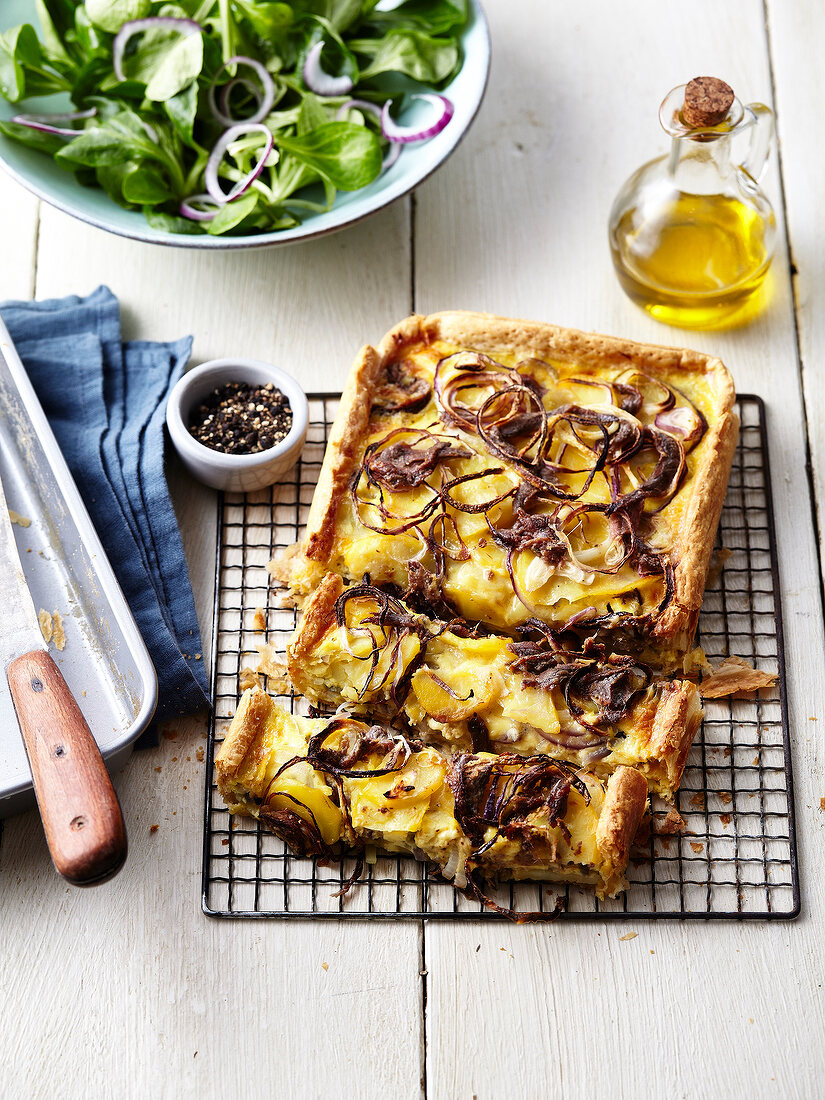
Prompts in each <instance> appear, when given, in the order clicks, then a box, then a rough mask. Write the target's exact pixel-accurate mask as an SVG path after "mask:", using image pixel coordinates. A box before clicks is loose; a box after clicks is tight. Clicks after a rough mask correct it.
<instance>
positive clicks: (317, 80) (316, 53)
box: [303, 38, 353, 96]
mask: <svg viewBox="0 0 825 1100" xmlns="http://www.w3.org/2000/svg"><path fill="white" fill-rule="evenodd" d="M323 48H324V40H323V38H322V39H321V41H320V42H316V43H315V45H314V46H313V47H312V49H311V50H310V51H309V53H308V54H307V56H306V61H305V62H304V72H303V77H304V84H306V86H307V87H308V88H309V90H310V91H311V92H315V94H316V95H320V96H336V95H346V94H347V92H348V91H350V90H351V89H352V86H353V82H352V78H351V77H348V76H346V75H345V76H332V75H331V74H330V73H327V72H324V70H323V69H322V68H321V51H322V50H323Z"/></svg>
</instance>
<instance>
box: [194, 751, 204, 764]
mask: <svg viewBox="0 0 825 1100" xmlns="http://www.w3.org/2000/svg"><path fill="white" fill-rule="evenodd" d="M195 759H196V760H197V761H198V762H199V763H200V762H202V761H203V749H195Z"/></svg>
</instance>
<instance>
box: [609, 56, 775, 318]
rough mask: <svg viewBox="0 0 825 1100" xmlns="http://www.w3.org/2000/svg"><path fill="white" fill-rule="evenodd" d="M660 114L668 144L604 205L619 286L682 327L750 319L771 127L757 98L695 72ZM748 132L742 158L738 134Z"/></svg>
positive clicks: (769, 232) (766, 232)
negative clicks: (747, 100)
mask: <svg viewBox="0 0 825 1100" xmlns="http://www.w3.org/2000/svg"><path fill="white" fill-rule="evenodd" d="M659 120H660V122H661V123H662V126H663V127H664V129H665V131H666V132H667V133H668V134H669V135H670V136H671V138H672V141H671V147H670V153H669V154H668V155H666V156H660V157H657V158H656V159H655V160H652V161H650V162H649V163H647V164H645V165H643V166H642V167H641V168H639V169H638V170H637V171H636V172H634V173H633V175H632V176H631V177H630V179H628V180H627V182H626V183H625V185H624V186H623V187H622V189H621V190H620V191H619V194H618V195H617V196H616V199H615V201H614V203H613V208H612V210H611V213H610V223H609V238H610V250H611V254H612V257H613V265H614V267H615V268H616V274H617V275H618V277H619V282H620V283H621V286H622V288H623V290H624V291H625V293H626V294H627V295H628V296H629V297H630V298H631V299H632V300H633V301H634V302H636V303H637V305H640V306H641V307H642V308H643V309H645V310H647V312H648V313H650V314H651V316H653V317H655V318H656V319H657V320H659V321H664V322H666V323H667V324H671V325H679V326H681V327H684V328H717V327H722V326H725V325H728V324H733V323H741V322H743V321H745V320H750V318H751V317H752V316H754V315H755V313H756V312H757V311H758V309H759V308H760V307H761V304H762V302H763V300H764V296H763V295H761V294H759V293H757V292H758V291H759V289H760V287H761V286H762V283H763V281H764V279H765V276H766V274H767V272H768V268H769V266H770V262H771V257H772V255H773V249H774V242H775V239H776V220H775V218H774V214H773V210H772V208H771V204H770V202H769V201H768V199H767V198H766V197H765V195H764V194H763V193H762V191H761V190H760V188H759V185H758V183H757V180H758V179H759V177H760V175H761V174H762V171H763V169H764V166H765V162H766V160H767V157H768V154H769V151H770V146H771V141H772V137H773V116H772V114H771V112H770V110H769V109H768V108H767V107H765V106H764V105H763V104H761V103H751V104H748V105H747V106H744V105H743V104H742V103H740V101H739V100H738V99H737V98H736V96H735V95H734V93H733V89H732V88H731V87H730V86H729V85H727V84H726V83H725V82H724V81H722V80H718V79H717V78H716V77H695V78H694V79H693V80H691V81H690V83H689V84H686V85H685V84H683V85H680V86H679V87H677V88H674V89H673V90H672V91H671V92H669V93H668V95H667V96H666V97H665V99H664V101H663V102H662V105H661V108H660V110H659ZM746 131H747V132H748V133H749V136H750V148H749V150H748V151H747V156H746V157H745V159H744V161H743V162H742V163H737V162H736V161H735V160H734V159H733V154H734V150H736V151H738V150H739V149H740V145H739V144H737V145H736V146H734V145H733V140H734V137H736V140H737V142H739V138H738V137H737V135H739V134H741V133H744V132H746Z"/></svg>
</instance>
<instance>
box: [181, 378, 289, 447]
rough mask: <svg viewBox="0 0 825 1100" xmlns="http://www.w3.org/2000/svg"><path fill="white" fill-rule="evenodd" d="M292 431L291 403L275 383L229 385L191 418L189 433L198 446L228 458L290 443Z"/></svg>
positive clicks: (217, 390)
mask: <svg viewBox="0 0 825 1100" xmlns="http://www.w3.org/2000/svg"><path fill="white" fill-rule="evenodd" d="M291 427H292V409H291V408H290V407H289V401H288V400H287V398H286V397H285V396H284V394H282V393H281V391H280V390H279V389H276V387H275V386H274V385H273V383H272V382H267V383H266V385H264V386H255V385H250V384H249V383H248V382H227V383H226V385H225V386H221V387H220V388H219V389H216V390H213V391H212V393H210V395H209V396H208V397H207V398H206V400H205V401H204V402H203V403H202V404H201V405H199V406H198V407H197V408H196V409H195V411H194V412H193V413H192V415H191V416H190V418H189V431H190V433H191V435H193V436H194V437H195V439H197V441H198V443H202V444H203V445H204V447H209V448H211V450H213V451H223V452H224V454H228V455H252V454H258V453H259V452H260V451H266V450H269V448H270V447H274V446H276V444H278V443H280V442H281V441H282V440H283V439H286V437H287V435H288V434H289V430H290V428H291Z"/></svg>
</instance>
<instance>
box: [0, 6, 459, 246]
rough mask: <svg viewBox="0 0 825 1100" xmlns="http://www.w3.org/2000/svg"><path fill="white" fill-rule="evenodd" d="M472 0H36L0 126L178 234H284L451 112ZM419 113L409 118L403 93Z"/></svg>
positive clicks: (8, 74)
mask: <svg viewBox="0 0 825 1100" xmlns="http://www.w3.org/2000/svg"><path fill="white" fill-rule="evenodd" d="M467 5H468V0H401V2H400V3H396V4H389V3H381V2H380V0H292V2H290V3H281V2H275V0H179V2H178V3H162V2H158V0H86V2H85V3H79V2H77V0H36V6H37V13H38V17H39V21H40V30H39V33H38V31H37V30H36V29H35V28H34V27H32V26H30V25H29V24H24V25H22V26H19V27H14V28H12V29H11V30H9V31H6V32H5V34H3V35H0V92H2V94H3V96H4V97H5V98H6V99H7V100H9V101H10V102H12V103H18V102H19V101H21V100H26V101H28V102H27V103H26V109H27V110H31V109H32V104H31V102H30V101H31V100H32V99H34V98H36V97H39V96H52V95H54V94H55V93H68V95H69V96H70V98H71V102H72V105H73V108H72V109H71V110H69V111H66V112H63V113H60V114H57V113H54V111H51V112H46V111H44V113H42V114H31V113H28V114H19V115H16V116H15V117H14V118H13V119H12V120H11V121H8V122H2V123H0V132H2V133H3V134H5V136H6V137H8V138H11V139H13V140H14V141H17V142H20V143H22V144H24V145H27V146H30V147H31V148H34V149H37V150H39V151H41V152H42V153H44V154H46V155H48V156H51V157H53V158H54V160H55V164H56V165H57V166H58V167H59V168H60V169H62V170H65V171H68V172H73V173H74V174H75V175H76V177H77V179H78V180H79V181H80V182H81V183H83V184H85V185H88V186H91V187H101V188H103V190H104V191H105V192H106V193H107V195H109V196H110V198H111V199H112V200H113V201H114V202H116V203H118V204H119V205H120V206H123V207H126V208H128V209H137V210H142V211H143V212H144V214H145V216H146V218H147V220H148V221H149V223H150V224H151V225H152V226H154V227H156V228H159V229H163V230H167V231H170V232H173V233H189V234H201V233H210V234H254V233H265V232H271V231H273V230H279V229H289V228H292V227H293V226H296V225H298V224H300V222H301V219H302V217H305V216H306V215H307V214H313V213H318V212H320V211H325V210H328V209H329V208H330V207H331V205H332V203H333V202H334V200H335V196H336V193H337V192H338V191H356V190H358V189H360V188H362V187H366V186H367V185H368V184H370V183H372V181H373V180H375V179H377V178H378V176H380V175H381V173H382V172H385V171H387V170H389V169H390V168H391V166H392V164H393V163H394V162H395V160H396V159H397V157H398V156H399V154H400V153H401V151H402V150H403V148H404V146H405V145H407V144H409V143H413V142H419V141H426V140H428V139H429V138H431V137H433V136H435V134H437V133H439V132H440V131H441V130H442V129H443V128H444V127H445V126H447V125H448V124H449V122H450V119H451V118H452V115H453V105H452V103H451V102H450V100H449V99H447V97H446V96H444V95H441V94H439V91H438V90H439V89H441V88H443V87H444V85H445V84H447V83H448V82H449V81H450V80H451V79H452V78H453V76H454V75H455V74H456V72H457V71H458V70H459V68H460V67H461V63H462V54H461V44H460V38H461V34H462V31H463V29H464V27H465V26H466V23H467V19H468V10H467ZM411 98H413V99H419V100H422V101H424V102H425V104H426V116H427V117H426V119H425V121H424V123H423V124H422V125H419V126H417V127H409V126H402V125H400V124H399V122H398V121H397V120H396V117H395V116H396V115H397V114H398V112H399V111H400V110H401V109H402V108H403V106H404V104H405V103H407V102H409V101H410V99H411Z"/></svg>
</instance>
